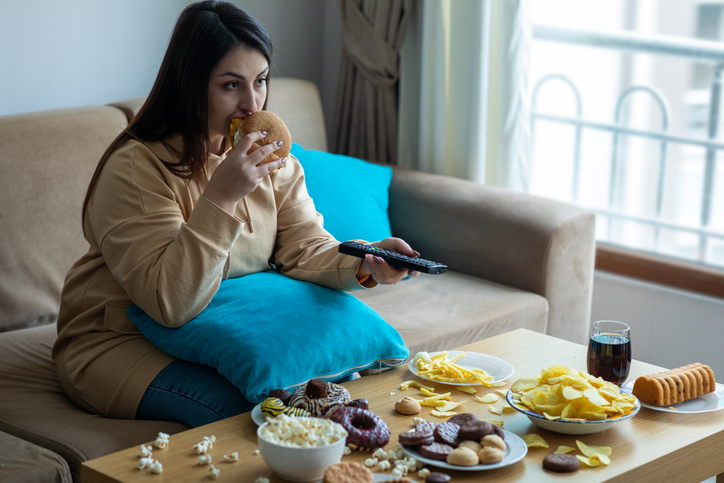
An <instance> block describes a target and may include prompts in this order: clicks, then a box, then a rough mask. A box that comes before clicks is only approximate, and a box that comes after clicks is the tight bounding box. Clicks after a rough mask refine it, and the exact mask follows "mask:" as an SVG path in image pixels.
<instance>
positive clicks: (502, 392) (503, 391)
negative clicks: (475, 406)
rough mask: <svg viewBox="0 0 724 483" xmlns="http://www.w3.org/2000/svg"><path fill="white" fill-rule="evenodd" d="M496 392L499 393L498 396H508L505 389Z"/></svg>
mask: <svg viewBox="0 0 724 483" xmlns="http://www.w3.org/2000/svg"><path fill="white" fill-rule="evenodd" d="M495 392H497V393H498V394H500V395H501V396H503V397H506V396H507V395H508V391H505V390H503V389H496V390H495Z"/></svg>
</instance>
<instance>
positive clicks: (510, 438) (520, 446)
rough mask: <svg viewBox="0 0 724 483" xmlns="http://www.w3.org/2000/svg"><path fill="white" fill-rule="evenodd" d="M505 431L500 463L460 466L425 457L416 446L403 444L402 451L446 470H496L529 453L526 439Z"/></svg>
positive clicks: (515, 461)
mask: <svg viewBox="0 0 724 483" xmlns="http://www.w3.org/2000/svg"><path fill="white" fill-rule="evenodd" d="M503 432H504V433H505V444H506V446H507V448H505V452H504V453H503V460H502V461H500V462H498V463H493V464H490V465H475V466H458V465H450V464H448V463H446V462H445V461H440V460H433V459H430V458H425V457H424V456H420V453H418V451H417V449H414V448H415V447H414V446H403V447H402V451H404V452H405V453H406V454H407V455H408V456H412V457H413V458H415V459H416V460H419V461H422V462H423V463H425V464H428V465H430V466H437V467H438V468H445V469H446V470H456V471H484V470H494V469H496V468H502V467H504V466H509V465H512V464H513V463H517V462H518V461H520V460H522V459H523V458H524V457H525V455H526V454H528V445H527V444H525V441H523V440H522V439H521V438H520V437H519V436H518V435H516V434H514V433H511V432H510V431H506V430H503Z"/></svg>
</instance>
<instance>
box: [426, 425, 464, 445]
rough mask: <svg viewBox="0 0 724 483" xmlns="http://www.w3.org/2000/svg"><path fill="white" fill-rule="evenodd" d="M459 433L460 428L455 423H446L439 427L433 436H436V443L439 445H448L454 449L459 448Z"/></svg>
mask: <svg viewBox="0 0 724 483" xmlns="http://www.w3.org/2000/svg"><path fill="white" fill-rule="evenodd" d="M458 431H460V426H458V425H457V424H455V423H451V422H445V423H440V424H438V425H437V427H436V428H435V431H433V435H434V436H435V441H437V442H438V443H443V444H448V445H450V446H452V447H453V448H457V447H458V444H459V441H458Z"/></svg>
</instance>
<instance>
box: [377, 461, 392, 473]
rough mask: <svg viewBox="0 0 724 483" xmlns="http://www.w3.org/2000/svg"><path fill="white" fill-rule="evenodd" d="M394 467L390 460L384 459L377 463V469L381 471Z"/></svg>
mask: <svg viewBox="0 0 724 483" xmlns="http://www.w3.org/2000/svg"><path fill="white" fill-rule="evenodd" d="M391 467H392V465H391V464H390V462H389V461H386V460H382V461H380V462H379V463H377V469H378V470H380V471H387V470H389V469H390V468H391Z"/></svg>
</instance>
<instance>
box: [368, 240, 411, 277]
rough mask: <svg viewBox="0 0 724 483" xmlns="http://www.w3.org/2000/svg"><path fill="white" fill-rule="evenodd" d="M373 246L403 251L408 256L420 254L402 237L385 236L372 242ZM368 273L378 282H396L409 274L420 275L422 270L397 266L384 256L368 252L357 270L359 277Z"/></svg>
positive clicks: (398, 251)
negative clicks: (387, 260)
mask: <svg viewBox="0 0 724 483" xmlns="http://www.w3.org/2000/svg"><path fill="white" fill-rule="evenodd" d="M372 246H375V247H379V248H384V249H385V250H390V251H393V252H397V253H401V254H403V255H407V256H408V257H415V258H417V257H419V256H420V254H419V253H417V252H416V251H415V250H413V249H412V248H410V245H408V244H407V243H406V242H405V240H403V239H401V238H394V237H391V238H385V239H384V240H382V241H378V242H374V243H372ZM367 275H370V276H371V277H372V278H373V279H374V280H375V282H377V283H382V284H395V283H397V282H399V281H400V280H402V279H403V278H405V277H406V276H407V275H410V276H411V277H417V276H418V275H420V272H415V271H412V270H405V269H404V268H395V267H393V266H391V265H390V264H389V263H387V262H386V261H385V260H383V259H382V258H380V257H376V256H374V255H371V254H367V255H366V256H365V259H364V260H363V261H362V263H361V264H360V267H359V270H358V271H357V277H358V278H360V279H361V278H363V277H365V276H367Z"/></svg>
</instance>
